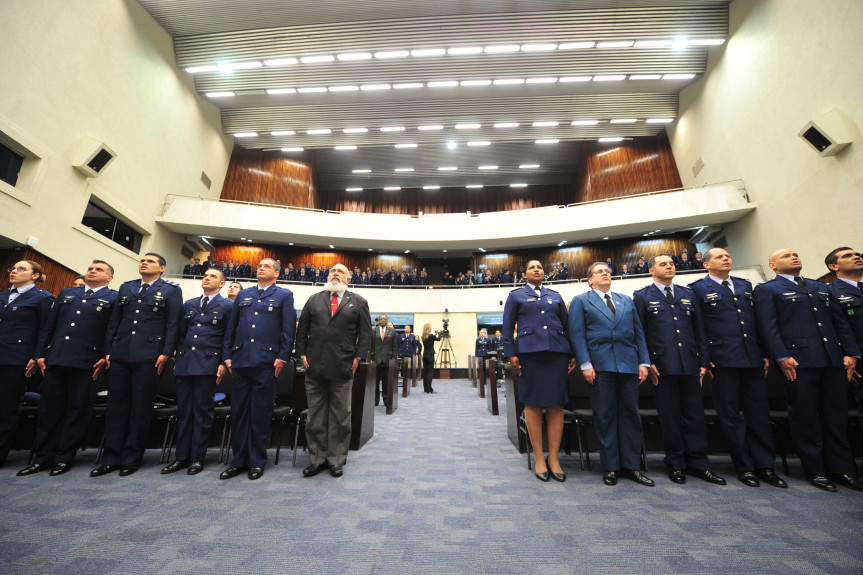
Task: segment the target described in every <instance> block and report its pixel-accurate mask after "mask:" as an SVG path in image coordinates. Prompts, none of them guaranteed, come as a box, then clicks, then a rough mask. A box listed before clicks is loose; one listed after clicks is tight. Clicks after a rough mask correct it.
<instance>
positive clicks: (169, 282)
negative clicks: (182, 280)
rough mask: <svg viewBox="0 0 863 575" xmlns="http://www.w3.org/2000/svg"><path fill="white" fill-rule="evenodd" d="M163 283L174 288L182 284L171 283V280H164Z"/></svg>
mask: <svg viewBox="0 0 863 575" xmlns="http://www.w3.org/2000/svg"><path fill="white" fill-rule="evenodd" d="M162 281H163V282H165V283H166V284H168V285H172V286H174V287H180V284H178V283H177V282H175V281H171V280H164V279H163V280H162Z"/></svg>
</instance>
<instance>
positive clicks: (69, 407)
mask: <svg viewBox="0 0 863 575" xmlns="http://www.w3.org/2000/svg"><path fill="white" fill-rule="evenodd" d="M113 278H114V268H113V267H111V266H110V265H109V264H108V263H106V262H103V261H101V260H94V261H93V263H91V264H90V267H89V268H88V269H87V275H86V276H85V277H84V282H85V283H84V286H82V287H73V288H66V289H64V290H63V291H61V292H60V295H59V297H58V298H57V299H56V300H55V303H54V307H53V308H52V309H51V314H50V316H49V319H48V327H47V335H46V337H45V347H44V349H43V350H42V352H41V353H40V354H39V355H38V359H37V360H36V361H37V363H38V364H39V369H41V370H42V375H43V376H44V379H42V385H41V386H40V388H39V391H40V392H41V395H40V398H39V419H38V420H37V425H36V441H35V442H34V445H33V450H34V452H35V457H34V460H33V464H32V465H29V466H28V467H25V468H24V469H22V470H21V471H19V472H18V475H19V476H20V475H30V474H32V473H37V472H39V471H44V470H46V469H49V468H50V469H51V473H50V475H51V476H57V475H62V474H63V473H66V472H67V471H69V470H70V469H71V468H72V462H73V461H74V459H75V452H76V451H78V448H79V447H81V444H82V443H83V442H84V439H85V437H86V435H87V430H88V429H89V427H90V420H91V417H92V413H93V402H94V401H95V399H96V393H97V392H98V391H99V383H98V381H99V373H98V372H97V371H94V369H95V367H96V365H97V364H98V363H99V360H100V359H102V358H103V357H105V353H104V350H103V346H104V344H105V330H106V329H107V327H108V319H109V318H110V317H111V310H112V308H113V307H114V304H115V303H116V301H117V292H116V291H114V290H112V289H111V288H109V287H108V283H109V282H110V281H111V280H112V279H113Z"/></svg>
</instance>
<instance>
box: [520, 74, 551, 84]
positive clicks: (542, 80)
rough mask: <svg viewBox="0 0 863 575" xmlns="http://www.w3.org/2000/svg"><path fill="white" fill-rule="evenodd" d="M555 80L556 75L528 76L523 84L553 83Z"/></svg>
mask: <svg viewBox="0 0 863 575" xmlns="http://www.w3.org/2000/svg"><path fill="white" fill-rule="evenodd" d="M555 82H557V76H548V77H545V78H528V79H527V80H525V81H524V83H525V84H554V83H555Z"/></svg>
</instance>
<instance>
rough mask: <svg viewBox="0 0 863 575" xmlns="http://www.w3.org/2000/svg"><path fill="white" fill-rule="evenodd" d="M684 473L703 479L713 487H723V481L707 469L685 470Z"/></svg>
mask: <svg viewBox="0 0 863 575" xmlns="http://www.w3.org/2000/svg"><path fill="white" fill-rule="evenodd" d="M686 472H687V473H688V474H689V475H693V476H695V477H698V478H699V479H703V480H704V481H706V482H707V483H712V484H713V485H725V479H723V478H722V477H719V476H718V475H716V474H715V473H713V472H712V471H710V470H709V469H687V470H686Z"/></svg>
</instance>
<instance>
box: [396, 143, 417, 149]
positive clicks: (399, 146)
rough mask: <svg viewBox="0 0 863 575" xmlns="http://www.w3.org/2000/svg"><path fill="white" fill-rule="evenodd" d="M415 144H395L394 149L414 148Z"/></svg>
mask: <svg viewBox="0 0 863 575" xmlns="http://www.w3.org/2000/svg"><path fill="white" fill-rule="evenodd" d="M416 147H417V145H416V144H396V148H416Z"/></svg>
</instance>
